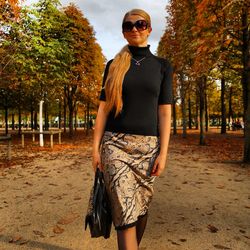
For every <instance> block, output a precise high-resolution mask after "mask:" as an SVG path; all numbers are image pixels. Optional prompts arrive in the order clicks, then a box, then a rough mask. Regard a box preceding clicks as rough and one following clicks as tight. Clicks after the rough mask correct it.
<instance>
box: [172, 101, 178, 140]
mask: <svg viewBox="0 0 250 250" xmlns="http://www.w3.org/2000/svg"><path fill="white" fill-rule="evenodd" d="M172 107H173V108H172V109H173V134H174V135H177V125H176V100H175V99H174V101H173V106H172Z"/></svg>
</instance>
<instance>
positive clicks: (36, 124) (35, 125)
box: [34, 111, 38, 130]
mask: <svg viewBox="0 0 250 250" xmlns="http://www.w3.org/2000/svg"><path fill="white" fill-rule="evenodd" d="M37 128H38V122H37V111H35V114H34V129H35V130H37Z"/></svg>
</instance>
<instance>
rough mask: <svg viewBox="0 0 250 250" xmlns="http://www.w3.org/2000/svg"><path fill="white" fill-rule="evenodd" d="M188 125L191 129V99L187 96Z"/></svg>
mask: <svg viewBox="0 0 250 250" xmlns="http://www.w3.org/2000/svg"><path fill="white" fill-rule="evenodd" d="M188 127H189V129H192V110H191V99H190V96H189V98H188Z"/></svg>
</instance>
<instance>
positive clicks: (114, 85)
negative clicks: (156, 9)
mask: <svg viewBox="0 0 250 250" xmlns="http://www.w3.org/2000/svg"><path fill="white" fill-rule="evenodd" d="M130 15H139V16H141V17H143V18H144V19H145V20H146V21H147V23H148V28H149V27H151V19H150V16H149V14H148V13H147V12H145V11H144V10H141V9H133V10H131V11H129V12H127V13H126V14H125V15H124V18H123V22H125V21H126V19H127V17H128V16H130ZM131 58H132V54H131V52H130V50H129V48H128V45H126V46H124V47H123V48H122V50H121V51H120V52H119V53H118V54H117V55H116V56H115V58H114V60H113V61H112V63H111V65H110V67H109V72H108V76H107V79H106V81H105V94H106V105H105V110H106V111H107V112H110V111H111V110H112V109H113V108H115V117H116V116H117V115H118V114H119V113H120V112H121V110H122V107H123V101H122V84H123V80H124V76H125V74H126V73H127V71H128V69H129V67H130V63H131Z"/></svg>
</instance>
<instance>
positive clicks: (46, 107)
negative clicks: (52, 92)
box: [44, 101, 49, 130]
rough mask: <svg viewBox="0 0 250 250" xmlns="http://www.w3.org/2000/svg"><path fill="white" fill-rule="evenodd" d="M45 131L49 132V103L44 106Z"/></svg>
mask: <svg viewBox="0 0 250 250" xmlns="http://www.w3.org/2000/svg"><path fill="white" fill-rule="evenodd" d="M44 130H49V113H48V102H47V101H46V102H45V105H44Z"/></svg>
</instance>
